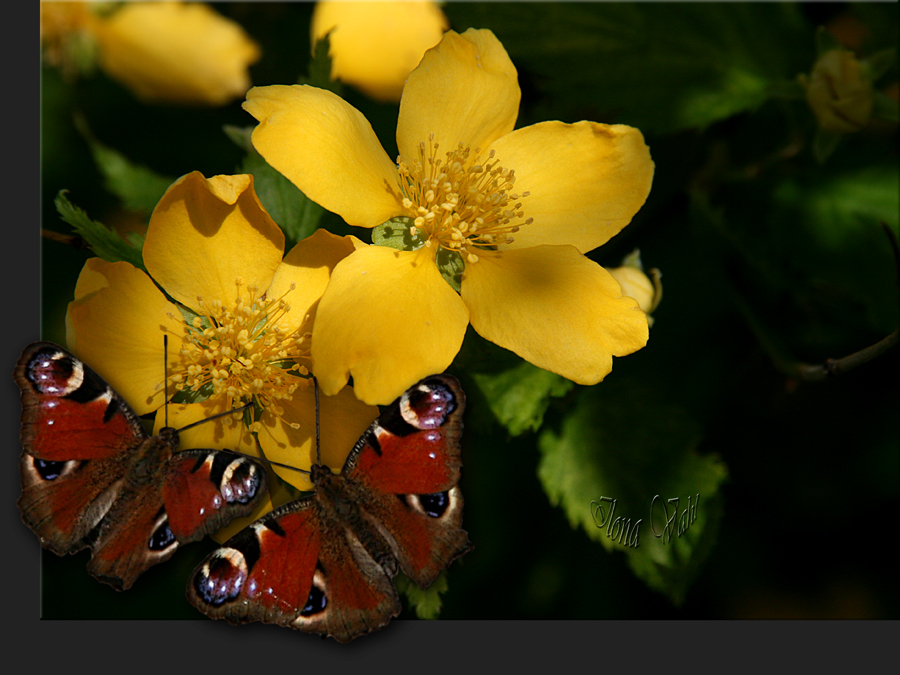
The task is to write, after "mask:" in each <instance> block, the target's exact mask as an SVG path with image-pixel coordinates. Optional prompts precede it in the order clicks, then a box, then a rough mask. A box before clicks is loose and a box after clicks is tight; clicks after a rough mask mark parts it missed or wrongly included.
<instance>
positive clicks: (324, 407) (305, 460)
mask: <svg viewBox="0 0 900 675" xmlns="http://www.w3.org/2000/svg"><path fill="white" fill-rule="evenodd" d="M283 407H284V415H283V416H282V418H283V419H279V418H278V417H276V416H275V415H274V414H272V413H271V412H270V411H268V410H267V411H265V412H264V413H263V417H262V420H261V422H262V430H261V431H260V432H259V434H258V437H259V444H260V446H261V447H262V449H263V453H265V456H266V458H267V459H269V460H271V461H273V462H280V463H281V464H287V465H288V466H293V467H295V468H297V469H302V470H303V471H309V467H310V466H311V465H312V464H313V463H315V462H316V405H315V393H314V390H313V388H312V387H307V388H302V389H298V390H297V391H296V392H295V393H294V396H293V398H292V399H291V400H290V401H284V402H283ZM376 417H378V408H376V407H375V406H371V405H366V404H365V403H363V402H362V401H360V400H359V399H357V398H356V396H354V395H353V389H352V388H350V387H344V388H343V389H341V390H340V391H339V392H338V393H337V394H336V395H335V396H323V395H320V396H319V428H320V433H321V454H322V457H321V463H322V464H324V465H325V466H328V467H331V468H332V469H334V470H336V471H340V470H341V468H342V467H343V466H344V460H345V459H346V458H347V455H348V454H349V453H350V450H352V449H353V445H354V444H355V443H356V441H357V440H358V439H359V437H360V436H361V435H362V433H363V431H365V430H366V428H367V427H368V426H369V424H371V423H372V420H374V419H375V418H376ZM284 420H288V421H289V422H292V423H295V424H297V425H298V428H296V429H294V428H292V427H291V426H289V425H288V424H286V423H285V421H284ZM273 470H274V471H275V473H277V474H278V475H279V476H280V477H281V478H283V479H284V480H286V481H287V482H288V483H290V484H291V485H293V486H294V487H297V488H299V489H300V490H312V489H313V486H312V483H311V482H310V481H309V475H308V474H307V473H301V472H300V471H292V470H291V469H285V468H282V467H278V466H273Z"/></svg>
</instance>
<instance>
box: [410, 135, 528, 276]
mask: <svg viewBox="0 0 900 675" xmlns="http://www.w3.org/2000/svg"><path fill="white" fill-rule="evenodd" d="M480 152H481V150H480V149H479V148H475V149H474V151H473V150H472V149H471V148H469V147H467V146H464V145H463V144H462V143H460V144H459V146H458V147H457V148H456V149H455V150H451V151H449V152H445V153H443V157H441V154H440V153H439V146H438V144H437V143H435V142H434V134H431V135H430V136H429V138H428V141H427V142H425V141H422V142H421V143H419V147H418V154H417V156H416V158H415V159H414V160H412V162H411V163H409V164H408V163H407V162H405V161H403V160H402V159H401V158H399V157H398V158H397V168H398V170H399V172H400V175H401V176H402V177H403V181H402V182H403V185H402V186H401V188H400V193H399V194H397V193H395V196H396V197H397V199H398V201H399V202H400V204H401V206H402V207H403V211H404V215H406V216H408V217H409V218H411V219H412V221H413V225H412V227H411V228H410V233H411V234H412V235H413V236H415V235H416V234H417V231H418V230H422V233H423V234H424V238H425V240H426V241H425V245H426V246H430V245H431V243H432V242H434V243H436V244H437V245H438V246H441V247H442V248H445V249H448V250H450V251H455V252H457V253H459V254H460V255H461V256H462V257H463V258H464V259H465V260H466V261H467V262H470V263H474V262H477V261H478V254H477V251H478V250H484V249H491V250H494V249H496V248H498V247H499V246H501V245H503V244H510V243H512V241H513V238H512V234H513V233H515V232H518V230H519V227H520V226H521V225H528V224H530V223H531V222H532V219H531V218H528V219H527V220H525V219H524V218H525V214H524V211H523V210H522V203H521V202H520V201H519V200H520V199H524V198H525V197H527V196H528V193H527V192H523V193H522V194H521V195H520V194H516V193H514V192H513V187H514V185H515V182H516V176H515V171H514V170H513V169H507V168H504V167H502V166H500V163H499V161H498V160H496V159H495V158H494V151H493V150H491V151H490V152H489V153H488V155H487V157H486V158H484V159H482V157H481V155H480Z"/></svg>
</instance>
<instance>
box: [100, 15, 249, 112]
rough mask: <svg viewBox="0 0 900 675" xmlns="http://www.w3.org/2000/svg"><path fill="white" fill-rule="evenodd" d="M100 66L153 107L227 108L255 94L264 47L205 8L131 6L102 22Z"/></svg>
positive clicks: (231, 23) (232, 24)
mask: <svg viewBox="0 0 900 675" xmlns="http://www.w3.org/2000/svg"><path fill="white" fill-rule="evenodd" d="M94 33H95V36H96V39H97V42H98V46H99V50H100V63H101V65H102V67H103V69H104V70H105V71H106V72H107V73H108V74H109V75H110V77H112V78H114V79H116V80H119V81H120V82H122V83H123V84H124V85H125V86H127V87H128V88H129V89H131V90H132V91H133V92H134V93H135V95H136V96H138V97H139V98H141V99H143V100H145V101H150V102H170V103H188V104H206V105H222V104H225V103H228V102H229V101H231V100H233V99H235V98H238V97H241V96H243V95H244V94H245V93H246V92H247V90H248V89H249V88H250V86H251V83H250V76H249V73H248V72H247V69H248V67H249V65H250V64H251V63H254V62H255V61H257V60H258V59H259V57H260V49H259V46H258V45H257V44H256V43H255V42H253V40H251V39H250V38H249V37H248V36H247V34H246V33H245V32H244V31H243V29H242V28H241V27H240V26H239V25H238V24H236V23H235V22H233V21H231V20H230V19H227V18H225V17H223V16H221V15H220V14H218V13H217V12H215V11H214V10H212V9H211V8H210V7H209V6H207V5H205V4H202V3H180V2H136V3H126V4H125V5H123V6H122V7H121V9H119V10H118V11H116V12H114V13H113V14H111V15H109V16H108V17H98V19H97V21H96V22H95V27H94Z"/></svg>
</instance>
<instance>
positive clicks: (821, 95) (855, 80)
mask: <svg viewBox="0 0 900 675" xmlns="http://www.w3.org/2000/svg"><path fill="white" fill-rule="evenodd" d="M800 82H801V84H802V85H803V86H804V88H805V89H806V100H807V101H808V102H809V105H810V107H811V108H812V110H813V113H815V115H816V119H817V120H818V122H819V128H820V129H822V130H823V131H830V132H833V133H839V134H847V133H852V132H854V131H859V130H860V129H862V128H863V127H864V126H865V125H866V123H867V122H868V121H869V118H870V117H871V115H872V106H873V103H874V91H873V89H872V83H871V82H870V81H869V79H868V77H867V73H866V71H865V68H864V67H863V64H862V63H860V62H859V61H858V60H857V59H856V57H855V56H854V55H853V53H852V52H849V51H847V50H845V49H830V50H828V51H826V52H824V53H823V54H822V55H821V56H820V57H819V60H818V61H816V64H815V66H813V71H812V74H811V75H810V76H809V77H806V76H802V77H801V79H800Z"/></svg>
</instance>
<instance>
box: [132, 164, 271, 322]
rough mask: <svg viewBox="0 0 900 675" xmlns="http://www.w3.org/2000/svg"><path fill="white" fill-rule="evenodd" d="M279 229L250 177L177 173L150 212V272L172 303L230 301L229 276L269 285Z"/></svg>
mask: <svg viewBox="0 0 900 675" xmlns="http://www.w3.org/2000/svg"><path fill="white" fill-rule="evenodd" d="M283 252H284V234H283V233H282V231H281V229H280V228H279V227H278V225H276V224H275V222H274V221H273V220H272V219H271V218H270V217H269V214H268V213H266V211H265V209H263V207H262V204H260V202H259V198H258V197H257V196H256V192H255V191H254V190H253V177H252V176H249V175H240V176H214V177H212V178H210V179H206V178H204V177H203V175H202V174H201V173H200V172H199V171H194V172H193V173H189V174H187V175H186V176H182V177H181V178H179V179H178V180H177V181H175V182H174V183H173V184H172V186H171V187H170V188H169V189H168V190H167V191H166V193H165V194H164V195H163V197H162V199H161V200H160V201H159V204H157V206H156V208H155V209H154V210H153V215H152V216H151V217H150V225H149V227H148V229H147V238H146V240H145V242H144V264H145V265H146V266H147V271H148V272H150V275H151V276H152V277H153V278H154V279H155V280H156V281H157V282H158V283H159V284H160V285H161V286H162V287H163V288H164V289H165V290H166V292H167V293H168V294H169V295H171V296H172V297H173V298H174V299H175V300H177V301H178V302H180V303H182V304H184V305H187V306H188V307H193V308H195V309H197V308H198V307H197V305H198V303H197V296H198V295H199V296H202V297H203V299H204V300H206V301H209V300H213V299H217V300H222V301H223V302H224V301H229V302H230V301H232V300H233V299H234V298H235V297H236V296H237V291H236V287H235V281H236V279H237V278H238V277H240V278H241V279H243V284H244V288H245V289H246V288H248V287H252V286H255V287H257V289H258V292H257V296H258V295H261V294H262V293H264V292H265V290H266V289H267V288H268V286H269V284H270V283H271V281H272V275H273V274H275V270H276V269H277V268H278V265H279V264H280V263H281V257H282V255H283Z"/></svg>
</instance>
